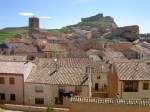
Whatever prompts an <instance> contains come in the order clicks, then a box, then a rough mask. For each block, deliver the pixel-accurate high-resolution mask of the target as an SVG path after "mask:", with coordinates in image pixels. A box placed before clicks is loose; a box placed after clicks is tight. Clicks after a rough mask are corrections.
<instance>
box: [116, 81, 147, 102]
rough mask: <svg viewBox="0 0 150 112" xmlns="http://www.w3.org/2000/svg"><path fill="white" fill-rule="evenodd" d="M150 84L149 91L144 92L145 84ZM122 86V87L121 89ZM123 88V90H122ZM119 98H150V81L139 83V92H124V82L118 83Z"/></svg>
mask: <svg viewBox="0 0 150 112" xmlns="http://www.w3.org/2000/svg"><path fill="white" fill-rule="evenodd" d="M144 82H149V90H143V83H144ZM121 85H122V87H121ZM121 88H122V90H121ZM118 93H119V95H118V98H121V93H122V98H124V99H132V98H133V99H139V98H150V81H139V85H138V92H123V81H119V82H118Z"/></svg>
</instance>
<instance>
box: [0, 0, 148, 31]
mask: <svg viewBox="0 0 150 112" xmlns="http://www.w3.org/2000/svg"><path fill="white" fill-rule="evenodd" d="M0 1H1V3H0V4H1V5H0V29H1V28H5V27H20V26H27V25H28V17H30V16H37V17H39V18H40V25H41V28H49V29H53V28H61V27H63V26H66V25H71V24H75V23H78V22H80V20H81V18H83V17H89V16H92V15H95V14H97V13H103V14H104V16H112V17H113V18H114V20H115V22H116V23H117V25H118V26H119V27H121V26H129V25H139V26H140V32H141V33H148V32H149V33H150V13H149V11H150V0H0Z"/></svg>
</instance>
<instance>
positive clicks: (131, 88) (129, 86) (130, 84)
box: [124, 81, 138, 92]
mask: <svg viewBox="0 0 150 112" xmlns="http://www.w3.org/2000/svg"><path fill="white" fill-rule="evenodd" d="M124 92H138V81H125V82H124Z"/></svg>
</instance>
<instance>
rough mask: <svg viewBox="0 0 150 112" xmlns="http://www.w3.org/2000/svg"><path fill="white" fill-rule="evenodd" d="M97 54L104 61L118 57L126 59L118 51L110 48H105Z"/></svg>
mask: <svg viewBox="0 0 150 112" xmlns="http://www.w3.org/2000/svg"><path fill="white" fill-rule="evenodd" d="M99 56H100V57H101V59H102V60H104V61H114V60H118V59H127V58H126V57H125V56H124V54H123V53H122V52H120V51H115V50H113V49H111V48H105V50H103V51H101V52H100V53H99Z"/></svg>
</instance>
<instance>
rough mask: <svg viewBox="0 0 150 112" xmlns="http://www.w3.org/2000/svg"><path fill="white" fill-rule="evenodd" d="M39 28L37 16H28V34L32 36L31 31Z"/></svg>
mask: <svg viewBox="0 0 150 112" xmlns="http://www.w3.org/2000/svg"><path fill="white" fill-rule="evenodd" d="M39 28H40V25H39V18H37V17H30V18H29V36H31V37H32V33H33V32H35V31H38V30H39Z"/></svg>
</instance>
